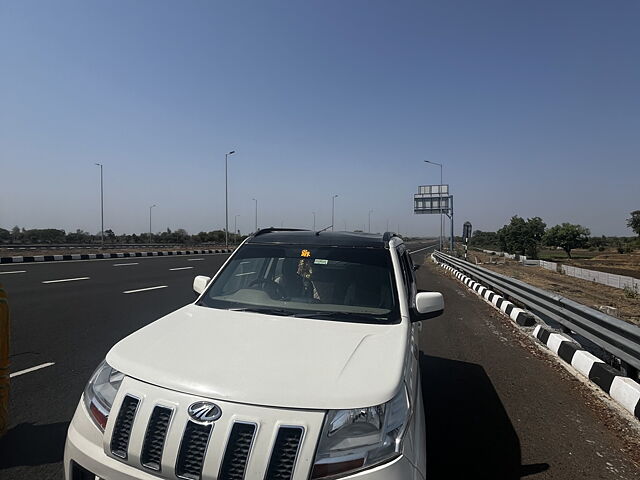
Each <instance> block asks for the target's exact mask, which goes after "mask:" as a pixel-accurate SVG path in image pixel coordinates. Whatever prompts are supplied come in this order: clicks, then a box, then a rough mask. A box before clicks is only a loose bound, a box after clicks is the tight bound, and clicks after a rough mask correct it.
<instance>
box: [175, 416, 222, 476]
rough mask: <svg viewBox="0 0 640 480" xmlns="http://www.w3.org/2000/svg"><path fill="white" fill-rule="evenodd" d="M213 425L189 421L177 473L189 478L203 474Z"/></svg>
mask: <svg viewBox="0 0 640 480" xmlns="http://www.w3.org/2000/svg"><path fill="white" fill-rule="evenodd" d="M212 428H213V425H202V424H199V423H194V422H188V423H187V428H186V429H185V431H184V436H183V437H182V444H181V445H180V452H179V453H178V461H177V462H176V475H177V476H178V477H181V478H186V479H188V480H199V479H200V477H201V474H202V464H203V463H204V454H205V450H206V449H207V443H209V435H210V434H211V430H212Z"/></svg>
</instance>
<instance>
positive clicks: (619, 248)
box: [616, 246, 624, 253]
mask: <svg viewBox="0 0 640 480" xmlns="http://www.w3.org/2000/svg"><path fill="white" fill-rule="evenodd" d="M616 250H618V253H624V247H622V246H620V247H617V248H616Z"/></svg>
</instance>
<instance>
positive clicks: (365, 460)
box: [311, 385, 411, 479]
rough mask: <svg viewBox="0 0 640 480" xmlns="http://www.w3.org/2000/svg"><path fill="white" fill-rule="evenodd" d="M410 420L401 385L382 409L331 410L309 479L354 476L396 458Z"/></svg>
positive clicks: (409, 412)
mask: <svg viewBox="0 0 640 480" xmlns="http://www.w3.org/2000/svg"><path fill="white" fill-rule="evenodd" d="M410 416H411V405H410V403H409V397H408V394H407V389H406V387H405V386H404V385H403V386H402V388H401V389H400V391H399V392H398V394H397V395H396V396H395V397H394V398H393V399H392V400H390V401H389V402H387V403H384V404H382V405H377V406H375V407H368V408H356V409H353V410H330V411H329V412H328V413H327V418H326V419H325V423H324V428H323V429H322V434H321V435H320V443H319V445H318V451H317V453H316V459H315V463H314V466H313V473H312V475H311V478H312V479H316V478H325V477H331V476H333V475H339V474H347V473H354V472H356V471H358V470H364V469H366V468H371V467H373V466H375V465H378V464H380V463H384V462H387V461H389V460H391V459H393V458H395V457H397V456H399V455H400V454H401V452H402V441H403V439H404V432H405V429H406V425H407V423H408V421H409V418H410Z"/></svg>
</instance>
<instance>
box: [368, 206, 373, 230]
mask: <svg viewBox="0 0 640 480" xmlns="http://www.w3.org/2000/svg"><path fill="white" fill-rule="evenodd" d="M371 213H373V210H369V233H371Z"/></svg>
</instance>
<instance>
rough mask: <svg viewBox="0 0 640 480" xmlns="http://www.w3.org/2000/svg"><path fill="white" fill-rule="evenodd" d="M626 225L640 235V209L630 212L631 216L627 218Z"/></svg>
mask: <svg viewBox="0 0 640 480" xmlns="http://www.w3.org/2000/svg"><path fill="white" fill-rule="evenodd" d="M627 227H629V228H630V229H631V230H633V231H634V232H635V233H636V234H637V235H640V210H634V211H633V212H631V217H629V218H627Z"/></svg>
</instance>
